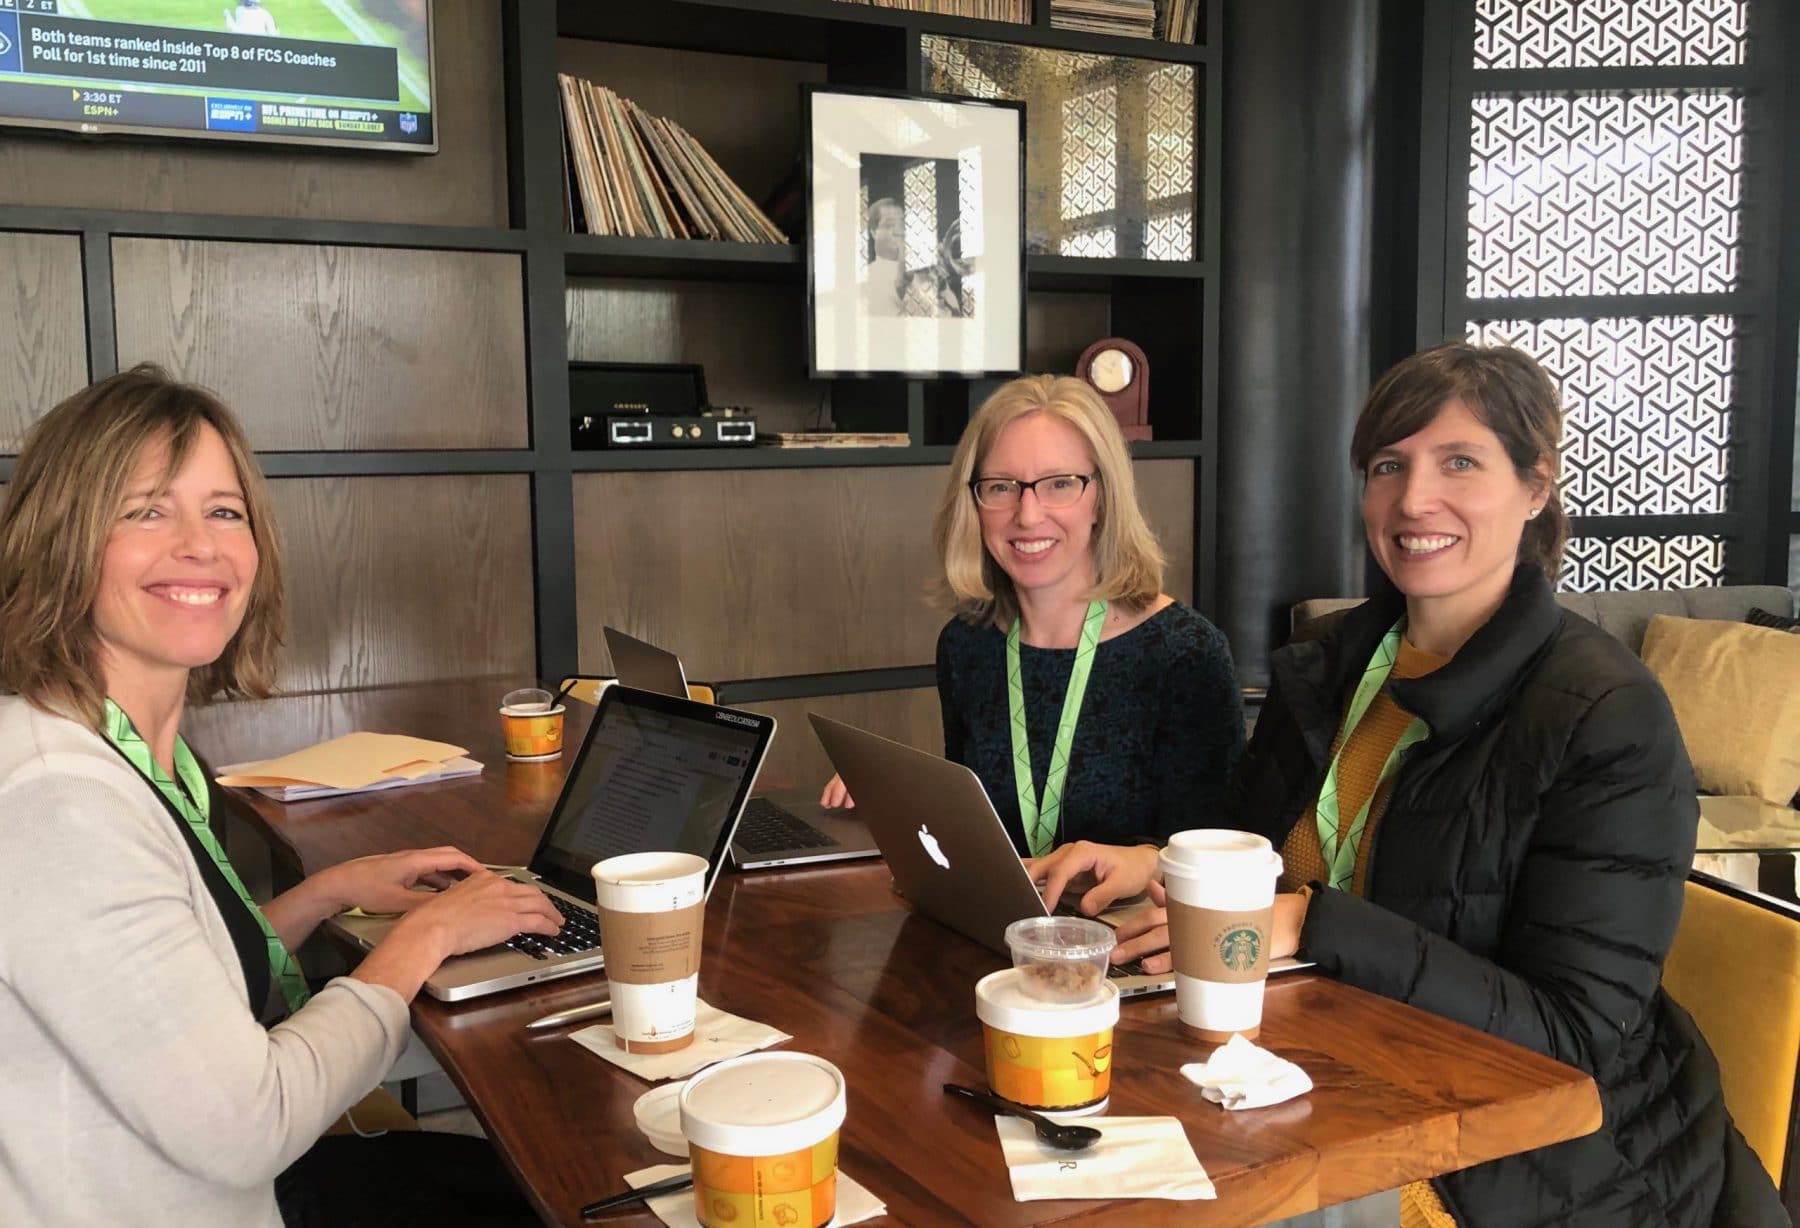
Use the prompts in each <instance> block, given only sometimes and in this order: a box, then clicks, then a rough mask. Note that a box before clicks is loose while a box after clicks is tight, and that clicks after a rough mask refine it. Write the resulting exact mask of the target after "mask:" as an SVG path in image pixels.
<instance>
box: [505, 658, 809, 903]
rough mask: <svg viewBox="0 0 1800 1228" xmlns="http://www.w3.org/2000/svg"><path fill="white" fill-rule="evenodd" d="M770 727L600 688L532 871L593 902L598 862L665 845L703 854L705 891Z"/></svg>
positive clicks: (739, 715)
mask: <svg viewBox="0 0 1800 1228" xmlns="http://www.w3.org/2000/svg"><path fill="white" fill-rule="evenodd" d="M774 731H775V721H774V718H773V717H768V716H762V715H759V714H757V713H754V712H739V711H736V710H734V709H730V708H720V707H716V706H714V705H712V704H703V703H696V702H693V701H691V700H687V699H677V698H674V697H671V696H667V695H656V694H652V693H650V692H647V691H637V690H633V689H632V688H630V687H624V686H612V687H608V688H607V689H606V690H605V691H604V692H602V693H601V696H600V707H599V710H598V711H597V712H596V713H595V714H594V720H593V724H592V725H590V726H589V728H588V734H587V738H586V739H585V740H584V741H583V742H582V744H581V752H580V754H579V755H578V756H577V757H576V760H575V766H574V767H573V768H572V769H571V770H570V772H569V777H568V779H567V780H566V781H565V782H564V784H563V793H562V797H561V798H559V799H558V800H557V803H556V809H555V810H554V811H553V812H552V814H551V818H550V824H549V826H548V827H547V828H546V829H545V831H544V837H543V840H542V841H541V843H540V844H539V845H538V850H537V853H536V855H535V856H533V858H532V862H531V870H532V872H533V873H534V874H537V875H538V876H539V877H541V878H543V879H545V880H547V881H548V882H550V883H551V884H552V885H554V886H556V887H558V888H560V889H561V890H563V891H566V892H568V893H569V894H570V895H573V896H576V897H577V898H580V899H588V900H591V899H592V898H593V895H594V889H593V881H592V879H591V878H590V877H589V874H588V871H589V869H590V868H591V867H592V866H593V864H594V863H595V862H596V861H602V860H604V859H605V858H608V857H614V856H617V855H619V854H621V853H640V852H647V851H652V850H656V851H663V850H672V851H676V852H683V853H693V854H696V855H697V856H700V857H704V858H706V860H707V863H708V870H707V880H706V885H707V889H708V890H709V891H710V890H711V888H712V884H713V882H714V880H715V879H717V877H718V874H719V870H720V867H721V866H723V865H724V862H725V856H726V850H727V849H728V848H729V847H730V844H731V834H732V831H733V829H734V828H735V827H736V823H737V817H738V815H739V813H740V812H741V811H742V810H743V807H744V801H745V799H746V798H748V797H749V796H750V789H751V787H752V786H753V785H754V784H755V783H756V772H757V768H758V767H759V766H761V764H762V757H763V754H764V752H765V751H766V750H767V749H768V745H769V739H770V737H771V736H773V734H774Z"/></svg>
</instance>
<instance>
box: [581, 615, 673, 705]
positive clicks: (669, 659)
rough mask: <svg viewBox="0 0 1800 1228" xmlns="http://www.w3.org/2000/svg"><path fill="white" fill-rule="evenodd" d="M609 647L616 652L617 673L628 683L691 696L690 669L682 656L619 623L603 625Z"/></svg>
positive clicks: (614, 659) (613, 659) (613, 652)
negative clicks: (625, 629)
mask: <svg viewBox="0 0 1800 1228" xmlns="http://www.w3.org/2000/svg"><path fill="white" fill-rule="evenodd" d="M600 633H601V634H602V635H604V636H605V637H606V651H607V652H609V653H611V654H612V661H613V673H614V674H616V675H618V678H619V681H620V682H622V683H624V684H625V685H626V686H631V687H636V688H637V689H638V690H640V691H657V692H660V693H661V694H664V695H674V696H677V697H679V698H681V699H686V698H687V697H688V684H687V672H686V671H685V670H683V669H682V668H681V658H680V657H678V656H676V655H675V654H674V653H672V652H668V651H666V650H664V649H661V648H658V647H657V646H656V645H655V644H649V643H646V642H644V641H643V640H640V639H637V638H635V637H634V636H629V635H626V634H625V633H624V632H623V631H620V630H619V629H618V628H616V627H602V628H600Z"/></svg>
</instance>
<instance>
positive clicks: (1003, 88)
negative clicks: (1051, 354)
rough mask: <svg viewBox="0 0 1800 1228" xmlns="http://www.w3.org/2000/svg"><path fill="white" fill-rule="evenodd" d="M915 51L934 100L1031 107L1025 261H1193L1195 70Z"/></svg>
mask: <svg viewBox="0 0 1800 1228" xmlns="http://www.w3.org/2000/svg"><path fill="white" fill-rule="evenodd" d="M919 51H920V56H921V59H922V61H923V68H924V77H925V90H926V92H927V93H935V94H961V95H964V96H967V97H971V98H1005V99H1011V100H1015V101H1020V102H1023V103H1025V105H1026V109H1027V112H1028V118H1027V122H1026V125H1025V145H1026V148H1025V250H1026V251H1028V252H1043V253H1054V254H1059V255H1065V256H1100V255H1106V256H1124V257H1132V258H1141V259H1149V260H1193V259H1194V258H1195V250H1196V247H1195V235H1196V226H1195V213H1196V201H1197V200H1198V192H1197V179H1198V174H1199V169H1198V168H1199V165H1200V163H1199V157H1198V152H1197V151H1198V145H1199V141H1198V134H1199V122H1200V93H1199V71H1198V69H1197V67H1196V66H1195V65H1193V64H1163V63H1158V62H1157V61H1154V60H1140V59H1133V58H1131V57H1129V56H1115V55H1097V54H1094V53H1092V52H1074V51H1060V50H1055V49H1052V48H1046V47H1025V46H1019V45H1015V44H1012V43H997V42H988V41H985V40H977V39H965V38H950V37H947V36H945V35H941V34H925V35H921V36H920V38H919ZM1126 167H1133V171H1132V173H1131V174H1130V175H1129V176H1127V175H1126V174H1124V173H1122V171H1123V169H1124V168H1126ZM1172 214H1185V215H1186V224H1182V223H1181V222H1177V221H1165V220H1163V219H1164V218H1167V217H1169V216H1170V215H1172Z"/></svg>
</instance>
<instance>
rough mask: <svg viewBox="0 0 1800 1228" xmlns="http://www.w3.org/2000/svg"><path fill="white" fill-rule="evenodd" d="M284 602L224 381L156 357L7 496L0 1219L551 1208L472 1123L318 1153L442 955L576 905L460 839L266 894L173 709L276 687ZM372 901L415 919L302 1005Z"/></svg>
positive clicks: (37, 443) (62, 417)
mask: <svg viewBox="0 0 1800 1228" xmlns="http://www.w3.org/2000/svg"><path fill="white" fill-rule="evenodd" d="M282 622H283V600H282V591H281V551H280V546H279V543H278V539H277V535H276V532H275V525H274V521H273V518H272V516H271V512H270V505H269V498H268V494H267V491H266V488H265V486H264V484H263V480H262V476H261V474H260V473H259V472H258V470H257V466H256V462H255V459H254V457H253V455H252V453H251V450H250V447H249V445H248V443H247V441H246V440H245V437H244V434H243V431H242V429H241V428H240V427H239V426H238V424H237V422H236V421H235V419H234V418H233V417H232V415H231V414H230V412H229V411H227V410H226V409H225V407H224V406H223V405H221V404H220V403H219V402H218V401H217V400H216V399H215V398H213V397H212V396H211V395H210V394H208V393H206V392H204V391H203V390H200V389H197V388H192V387H188V386H185V385H181V384H177V383H174V382H172V381H171V380H169V379H168V378H167V377H166V376H165V375H163V374H162V372H160V371H158V370H157V369H155V368H153V367H147V366H146V367H139V368H136V369H134V370H132V371H128V372H125V373H123V374H120V375H116V376H113V377H111V378H109V379H106V380H102V381H100V382H99V383H97V384H94V385H93V386H91V387H89V388H88V389H86V390H84V391H82V392H80V393H77V394H76V395H75V396H73V397H71V398H69V399H68V400H67V401H64V402H63V403H62V404H61V405H59V406H57V407H56V408H55V409H54V410H52V411H51V412H50V413H49V414H48V415H46V416H45V417H44V418H43V419H42V420H40V421H39V422H38V423H37V425H36V426H35V427H34V428H33V430H32V432H31V435H30V437H29V439H28V440H27V442H26V444H25V447H24V450H23V451H22V452H21V453H20V456H19V459H18V463H17V465H16V466H15V468H14V471H13V479H12V482H11V484H10V487H9V489H8V491H7V497H6V504H5V509H4V512H3V513H0V682H4V684H5V686H6V688H7V689H8V690H9V691H11V692H12V694H11V695H7V696H5V697H4V698H0V900H3V901H5V906H6V909H7V917H6V920H5V921H4V923H0V1087H4V1088H5V1089H6V1091H5V1093H4V1096H3V1097H0V1222H4V1223H7V1224H9V1225H22V1224H57V1225H65V1224H103V1223H104V1224H112V1223H121V1222H132V1223H158V1224H162V1223H167V1224H184V1225H185V1224H234V1225H240V1224H256V1225H278V1224H282V1223H283V1222H284V1218H285V1222H287V1223H288V1224H296V1223H315V1222H316V1223H331V1224H354V1223H361V1222H368V1223H406V1222H414V1221H415V1220H420V1219H429V1220H430V1221H432V1222H438V1223H442V1222H446V1221H448V1222H485V1223H494V1222H529V1220H530V1216H529V1214H528V1212H527V1210H526V1208H525V1207H524V1205H523V1203H522V1201H521V1200H520V1199H519V1198H518V1195H517V1193H516V1191H514V1190H512V1189H511V1188H510V1187H509V1186H508V1184H507V1182H506V1180H505V1178H504V1175H503V1174H502V1173H501V1172H500V1170H499V1167H498V1165H497V1164H496V1163H495V1162H494V1160H493V1157H492V1154H491V1152H485V1147H484V1145H483V1144H481V1143H480V1142H479V1141H477V1140H464V1139H455V1138H450V1137H448V1136H419V1135H409V1136H406V1137H405V1138H402V1137H401V1136H388V1137H387V1138H384V1139H381V1140H377V1141H373V1142H369V1141H365V1140H362V1139H357V1138H353V1137H351V1138H341V1139H340V1138H333V1139H330V1140H327V1143H328V1144H333V1145H339V1144H341V1145H340V1146H336V1147H328V1146H319V1147H315V1144H317V1143H319V1140H320V1135H321V1134H322V1133H323V1131H324V1130H325V1129H326V1128H327V1127H328V1126H329V1125H330V1124H331V1123H332V1122H333V1121H334V1120H335V1119H337V1118H338V1116H339V1115H340V1114H342V1113H343V1112H344V1111H345V1109H346V1108H348V1107H349V1106H350V1105H352V1104H354V1103H355V1102H356V1101H357V1100H358V1099H360V1098H361V1097H362V1096H363V1095H364V1094H366V1093H367V1092H368V1091H369V1090H370V1089H371V1088H372V1087H374V1086H375V1084H376V1083H378V1082H379V1081H380V1079H381V1077H382V1075H383V1073H384V1072H385V1071H386V1070H387V1069H388V1067H389V1066H390V1065H391V1064H392V1062H393V1061H394V1059H395V1057H396V1056H397V1055H398V1053H399V1052H400V1049H401V1047H402V1045H403V1044H404V1043H405V1040H406V1036H407V1003H408V1002H409V1001H410V1000H411V999H412V998H413V996H414V995H415V994H417V993H418V991H419V987H420V985H421V984H422V983H423V981H424V979H425V977H426V976H427V975H429V974H430V972H431V971H432V970H433V969H434V968H435V967H436V966H437V965H438V964H439V963H440V962H441V961H442V960H443V959H444V958H445V957H447V956H450V955H453V954H458V953H461V952H464V951H470V950H475V949H478V948H480V947H483V946H488V945H491V944H493V943H496V942H500V941H503V940H505V939H506V938H508V937H511V936H512V935H514V934H517V933H519V932H521V931H529V932H534V933H554V932H555V931H556V929H557V925H558V918H557V915H556V913H555V910H554V909H553V908H552V907H551V905H550V904H549V903H548V901H547V900H546V899H545V897H544V895H543V893H542V892H539V891H536V890H534V889H532V888H530V887H526V886H521V885H518V884H514V883H510V882H507V881H505V880H503V879H501V878H499V877H497V876H496V875H493V874H490V873H488V872H486V871H484V870H483V869H482V868H481V867H480V866H479V865H478V864H476V863H475V862H474V861H472V860H471V859H470V858H469V857H468V856H466V855H465V854H463V853H461V852H459V851H457V850H455V849H448V848H439V849H428V850H415V851H411V852H404V853H396V854H392V855H389V856H384V857H372V858H364V859H361V860H358V861H352V862H346V863H344V864H342V865H338V866H333V867H331V868H329V869H326V870H323V871H321V872H319V873H317V874H315V875H313V876H311V877H310V878H307V879H306V880H305V881H303V882H302V883H300V884H299V885H298V886H297V887H294V888H293V889H292V890H290V891H287V892H285V893H283V894H282V895H280V896H278V897H276V898H275V899H274V900H272V901H270V902H269V903H268V904H266V905H264V906H262V907H260V908H259V907H258V906H257V905H256V904H255V903H254V902H253V901H251V899H250V898H249V896H248V894H247V893H246V892H245V890H244V887H243V884H242V882H241V881H240V880H239V879H238V876H237V874H236V872H235V871H234V870H233V869H232V866H231V863H230V861H229V859H228V858H227V857H226V856H225V854H224V851H223V849H222V848H221V847H220V845H219V843H218V840H217V839H216V838H215V836H214V833H213V829H212V826H211V823H210V821H209V817H210V815H211V813H212V812H213V811H214V810H215V809H216V799H215V797H214V795H213V792H212V789H211V786H210V784H209V782H208V780H207V775H206V773H205V772H204V770H203V769H202V768H201V767H200V765H199V763H198V761H197V760H196V759H195V757H194V755H193V753H192V752H191V751H190V750H189V749H188V747H187V745H186V743H185V742H183V741H182V739H181V737H180V735H179V733H178V729H179V726H180V722H181V715H182V712H183V709H184V708H185V706H186V705H187V704H188V703H194V702H204V701H206V700H208V699H212V698H214V697H217V696H221V695H227V696H229V695H243V696H253V697H261V696H266V695H268V694H269V693H270V691H271V684H272V682H273V678H274V669H275V658H276V652H277V650H278V648H279V646H280V644H281V637H282ZM451 879H456V880H457V881H454V882H453V883H450V880H451ZM446 883H449V884H450V885H448V886H446V887H445V889H443V890H441V891H433V890H426V889H424V888H428V887H432V886H444V885H445V884H446ZM353 906H354V907H361V908H363V909H366V910H369V911H381V912H402V913H404V914H405V916H404V917H403V918H402V919H401V921H400V922H399V923H398V924H397V925H396V926H395V928H394V930H393V933H392V935H391V936H390V937H389V938H388V939H387V940H386V941H384V942H382V943H381V944H380V945H379V946H378V947H376V949H375V950H374V951H372V952H370V954H369V955H368V957H367V958H366V959H364V960H363V962H362V964H361V965H360V966H359V967H358V968H356V969H355V970H354V971H353V972H351V973H350V974H349V975H348V976H344V977H339V978H337V979H335V980H333V981H331V982H330V983H329V984H328V985H326V986H325V987H324V988H323V989H321V990H319V991H318V992H317V993H309V991H308V987H307V985H306V983H305V981H304V979H303V978H302V977H301V976H300V973H299V969H298V968H297V967H296V965H295V963H294V960H293V958H292V956H291V955H290V954H289V952H291V951H292V950H294V949H295V948H296V947H298V946H299V945H300V943H301V942H302V941H304V940H305V938H306V937H307V936H308V935H309V934H310V933H311V932H312V931H313V929H314V928H315V927H316V926H317V925H318V924H319V922H321V921H322V920H324V919H325V918H326V917H328V916H330V915H331V914H333V913H335V912H337V911H339V910H342V909H345V908H349V907H353ZM327 1152H329V1154H326V1153H327ZM409 1170H410V1171H414V1172H417V1173H418V1174H419V1176H420V1180H419V1181H417V1182H414V1181H411V1180H409V1178H408V1172H409ZM427 1176H428V1177H429V1180H427V1179H426V1178H427ZM278 1179H279V1180H278ZM278 1187H279V1194H280V1197H279V1202H278V1197H277V1194H278Z"/></svg>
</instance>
